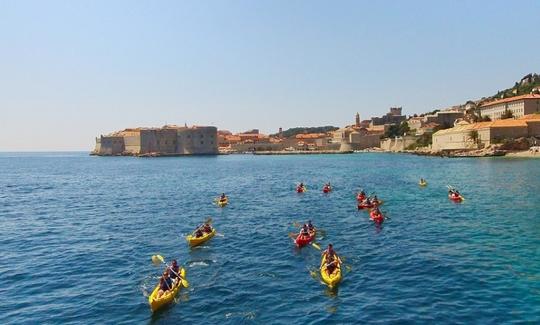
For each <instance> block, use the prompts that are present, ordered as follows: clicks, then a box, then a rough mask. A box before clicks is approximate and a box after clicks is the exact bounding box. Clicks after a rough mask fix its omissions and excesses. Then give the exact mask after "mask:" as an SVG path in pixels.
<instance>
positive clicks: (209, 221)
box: [204, 217, 213, 224]
mask: <svg viewBox="0 0 540 325" xmlns="http://www.w3.org/2000/svg"><path fill="white" fill-rule="evenodd" d="M212 221H213V220H212V217H208V219H206V221H205V222H204V223H207V224H211V223H212Z"/></svg>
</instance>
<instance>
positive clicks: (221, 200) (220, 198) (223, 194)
mask: <svg viewBox="0 0 540 325" xmlns="http://www.w3.org/2000/svg"><path fill="white" fill-rule="evenodd" d="M225 201H227V196H226V195H225V193H221V196H220V197H219V202H225Z"/></svg>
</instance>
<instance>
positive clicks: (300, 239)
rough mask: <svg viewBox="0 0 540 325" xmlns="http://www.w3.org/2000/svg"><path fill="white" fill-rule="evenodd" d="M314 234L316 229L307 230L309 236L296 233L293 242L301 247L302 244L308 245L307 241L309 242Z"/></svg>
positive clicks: (313, 237)
mask: <svg viewBox="0 0 540 325" xmlns="http://www.w3.org/2000/svg"><path fill="white" fill-rule="evenodd" d="M315 235H316V230H315V229H314V230H313V231H310V232H309V236H302V235H300V234H298V236H297V237H296V239H295V240H294V242H295V244H296V246H298V247H300V248H301V247H304V246H306V245H308V244H309V243H311V242H312V241H313V240H314V239H315Z"/></svg>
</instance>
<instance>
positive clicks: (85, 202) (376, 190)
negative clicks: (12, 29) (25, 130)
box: [0, 152, 540, 324]
mask: <svg viewBox="0 0 540 325" xmlns="http://www.w3.org/2000/svg"><path fill="white" fill-rule="evenodd" d="M420 178H425V179H426V180H427V182H428V185H427V186H426V187H420V186H418V181H419V179H420ZM299 182H303V183H304V184H306V185H307V188H308V191H307V192H306V193H303V194H298V193H296V192H295V187H296V184H297V183H299ZM326 182H330V183H331V184H332V186H333V191H332V192H331V193H329V194H323V193H322V186H323V184H324V183H326ZM448 186H452V187H455V188H457V189H459V191H460V192H461V194H462V195H463V196H464V197H465V200H464V201H463V202H462V203H454V202H452V201H450V200H449V199H448V196H447V192H448ZM359 189H364V190H365V191H366V192H367V193H368V194H371V195H377V196H378V197H379V198H380V199H382V200H383V201H384V204H383V205H382V207H381V210H382V212H383V213H384V214H385V216H386V217H387V219H386V221H385V222H384V223H383V224H382V225H380V226H378V225H375V224H374V223H373V222H371V221H370V219H369V216H368V213H367V212H364V211H358V209H357V206H356V200H355V195H356V193H357V191H358V190H359ZM221 193H226V194H227V195H228V196H229V202H230V204H229V205H228V206H226V207H224V208H220V207H218V206H216V204H215V203H214V199H215V198H216V197H217V196H218V195H220V194H221ZM209 217H210V218H211V219H212V224H213V226H214V227H215V228H216V229H217V232H218V234H217V235H216V236H215V237H214V238H212V239H211V240H210V241H208V242H206V243H205V244H203V245H201V246H199V247H195V248H190V247H188V245H187V242H186V240H185V236H186V235H188V234H189V233H190V232H191V231H193V230H194V229H195V227H197V226H198V225H199V224H200V223H202V222H203V221H205V220H206V219H208V218H209ZM308 220H312V222H313V224H314V225H315V226H316V227H317V228H318V229H319V236H318V238H317V241H316V242H317V244H318V246H320V247H321V248H322V249H324V248H325V247H326V246H327V245H328V244H329V243H332V244H333V246H334V249H335V250H336V252H337V253H338V254H339V255H340V256H341V257H342V258H343V260H344V267H343V280H342V282H341V283H340V284H339V286H338V287H337V288H335V289H329V288H328V287H327V286H325V285H324V284H323V283H321V279H320V275H319V265H320V257H321V251H320V250H319V249H317V247H314V246H308V247H304V248H302V249H298V248H297V247H295V245H294V243H293V241H292V239H291V237H290V236H291V234H292V233H295V232H297V231H298V226H299V225H300V224H302V223H305V222H307V221H308ZM315 246H317V245H315ZM155 254H160V255H162V256H163V257H164V258H165V259H166V260H167V261H171V260H172V259H177V260H178V261H179V263H180V264H181V265H183V266H184V267H185V269H186V271H187V280H188V281H189V283H190V286H189V288H187V289H182V290H181V291H180V293H179V294H178V296H177V297H176V299H175V301H174V302H173V303H171V304H170V305H168V306H167V307H165V308H163V309H161V310H159V311H157V312H155V313H152V312H151V311H150V308H149V305H148V295H149V294H150V293H151V291H152V290H153V288H154V287H155V285H156V284H157V282H158V277H159V275H160V274H161V272H162V271H163V269H164V266H163V265H158V266H156V265H154V264H153V263H152V261H151V257H152V255H155ZM181 322H183V323H188V324H193V323H202V324H364V323H373V324H386V323H396V324H422V323H428V324H449V323H452V324H503V323H536V324H538V323H540V161H539V160H534V159H519V158H516V159H509V158H504V157H502V158H439V157H420V156H414V155H405V154H388V153H358V154H343V155H296V156H292V155H291V156H256V155H220V156H192V157H171V158H134V157H94V156H89V155H88V153H84V152H68V153H65V152H64V153H0V324H178V323H181Z"/></svg>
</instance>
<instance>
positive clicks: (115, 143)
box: [94, 136, 124, 156]
mask: <svg viewBox="0 0 540 325" xmlns="http://www.w3.org/2000/svg"><path fill="white" fill-rule="evenodd" d="M123 152H124V138H123V137H121V136H101V137H100V138H96V148H95V150H94V153H96V154H98V155H103V156H114V155H120V154H122V153H123Z"/></svg>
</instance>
